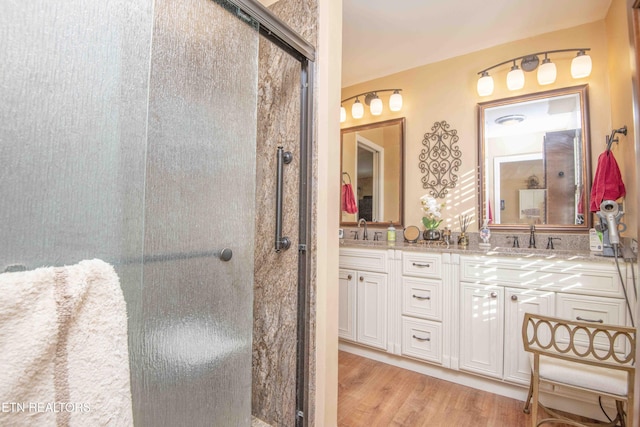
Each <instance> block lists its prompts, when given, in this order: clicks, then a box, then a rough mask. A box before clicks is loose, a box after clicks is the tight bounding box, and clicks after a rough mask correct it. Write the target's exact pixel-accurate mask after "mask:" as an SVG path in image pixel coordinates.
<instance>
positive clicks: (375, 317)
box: [356, 271, 387, 350]
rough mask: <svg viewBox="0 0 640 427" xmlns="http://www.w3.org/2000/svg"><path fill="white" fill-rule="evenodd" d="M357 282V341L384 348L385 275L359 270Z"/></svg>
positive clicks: (385, 344) (385, 328) (385, 321)
mask: <svg viewBox="0 0 640 427" xmlns="http://www.w3.org/2000/svg"><path fill="white" fill-rule="evenodd" d="M357 282H358V283H357V285H356V287H357V291H356V299H357V304H356V307H357V310H356V312H357V314H356V318H357V321H356V329H357V331H358V332H357V336H356V338H357V341H358V342H359V343H361V344H366V345H369V346H371V347H376V348H380V349H382V350H386V349H387V275H386V274H379V273H369V272H363V271H359V272H358V281H357Z"/></svg>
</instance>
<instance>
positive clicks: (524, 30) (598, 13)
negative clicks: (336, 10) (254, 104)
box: [342, 0, 622, 87]
mask: <svg viewBox="0 0 640 427" xmlns="http://www.w3.org/2000/svg"><path fill="white" fill-rule="evenodd" d="M616 1H622V0H616ZM610 4H611V0H343V27H342V87H347V86H351V85H354V84H356V83H360V82H364V81H368V80H371V79H374V78H377V77H382V76H386V75H389V74H393V73H395V72H399V71H403V70H407V69H410V68H414V67H417V66H420V65H425V64H429V63H432V62H438V61H442V60H444V59H447V58H453V57H455V56H460V55H464V54H467V53H470V52H474V51H477V50H481V49H486V48H489V47H492V46H497V45H500V44H503V43H508V42H511V41H514V40H520V39H524V38H527V37H532V36H535V35H538V34H543V33H548V32H550V31H556V30H560V29H563V28H570V27H574V26H577V25H581V24H585V23H589V22H593V21H598V20H601V19H603V18H604V17H605V16H606V13H607V11H608V10H609V5H610Z"/></svg>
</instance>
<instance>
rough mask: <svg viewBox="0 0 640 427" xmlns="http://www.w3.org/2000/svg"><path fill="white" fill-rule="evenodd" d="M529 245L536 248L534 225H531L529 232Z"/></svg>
mask: <svg viewBox="0 0 640 427" xmlns="http://www.w3.org/2000/svg"><path fill="white" fill-rule="evenodd" d="M529 247H530V248H534V249H535V248H536V226H535V225H533V224H532V225H531V234H529Z"/></svg>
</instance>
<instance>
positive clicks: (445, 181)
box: [419, 120, 462, 198]
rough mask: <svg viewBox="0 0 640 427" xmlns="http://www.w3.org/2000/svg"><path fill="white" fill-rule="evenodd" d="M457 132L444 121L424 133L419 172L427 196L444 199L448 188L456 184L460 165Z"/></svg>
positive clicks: (460, 154) (460, 157) (460, 155)
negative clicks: (427, 192)
mask: <svg viewBox="0 0 640 427" xmlns="http://www.w3.org/2000/svg"><path fill="white" fill-rule="evenodd" d="M458 139H459V138H458V131H456V130H454V129H451V130H449V125H448V124H447V122H446V121H444V120H443V121H441V122H435V123H434V124H433V126H432V127H431V133H425V134H424V139H423V140H422V145H424V146H425V148H423V149H422V151H421V152H420V164H419V167H420V172H422V173H423V174H425V175H424V176H423V177H422V188H426V189H429V190H430V191H429V194H431V195H432V196H433V197H436V198H444V196H445V195H446V194H447V193H448V192H449V189H450V188H455V186H456V183H457V182H458V175H456V172H458V170H459V169H460V166H461V165H462V160H461V159H462V152H461V151H460V148H459V147H458V145H457V143H458Z"/></svg>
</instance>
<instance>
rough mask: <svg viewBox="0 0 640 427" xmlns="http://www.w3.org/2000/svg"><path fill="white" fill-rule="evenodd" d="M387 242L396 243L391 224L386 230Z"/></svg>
mask: <svg viewBox="0 0 640 427" xmlns="http://www.w3.org/2000/svg"><path fill="white" fill-rule="evenodd" d="M387 241H388V242H395V241H396V228H395V227H394V226H393V222H389V227H388V228H387Z"/></svg>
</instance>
